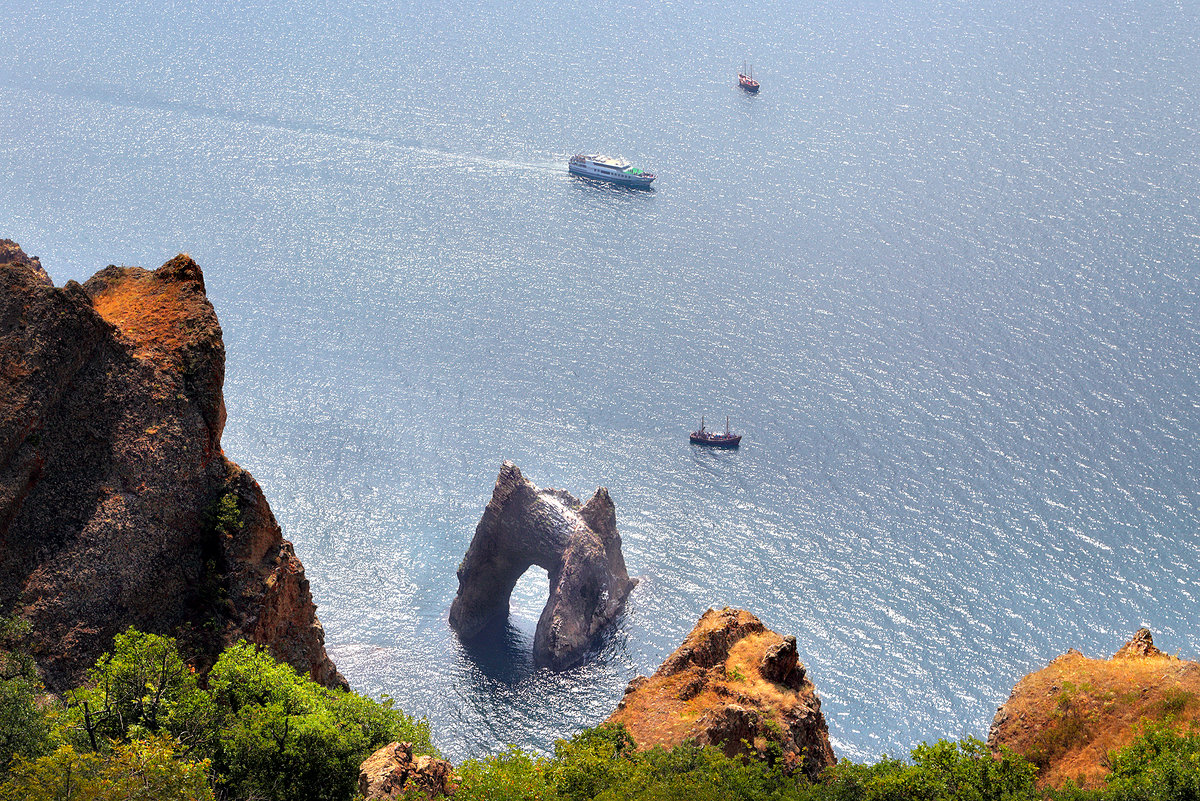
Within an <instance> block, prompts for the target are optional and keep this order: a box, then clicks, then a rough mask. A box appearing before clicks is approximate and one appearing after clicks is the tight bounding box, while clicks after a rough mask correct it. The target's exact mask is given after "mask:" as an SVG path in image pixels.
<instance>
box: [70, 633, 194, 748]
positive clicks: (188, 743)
mask: <svg viewBox="0 0 1200 801" xmlns="http://www.w3.org/2000/svg"><path fill="white" fill-rule="evenodd" d="M69 703H70V706H69V713H68V715H67V716H66V723H67V727H68V728H67V731H66V733H67V734H68V736H69V739H70V740H71V742H73V743H74V744H75V746H76V747H78V748H85V747H86V748H90V749H93V750H105V749H106V748H107V746H108V744H109V743H110V742H128V741H130V740H136V739H139V738H142V737H146V736H149V735H155V734H159V733H166V734H170V735H171V736H172V737H174V738H176V739H177V740H178V741H179V743H180V745H181V750H182V751H183V753H185V754H189V755H192V754H199V755H200V756H201V757H204V756H208V755H209V754H210V753H211V751H212V745H213V729H214V724H215V722H216V710H215V709H214V708H213V704H212V699H211V698H210V697H209V695H208V693H206V692H204V691H203V690H201V689H200V687H199V685H198V683H197V681H196V674H195V671H194V670H193V669H192V668H191V667H189V666H188V665H187V664H186V663H185V662H184V661H183V659H182V658H181V657H180V655H179V649H178V648H177V647H176V644H175V641H174V640H173V639H171V638H169V637H160V636H158V635H156V634H146V633H144V632H140V631H137V630H136V629H133V628H130V629H128V630H127V631H126V632H125V633H123V634H118V635H117V636H116V637H115V638H114V639H113V648H112V651H110V652H108V653H105V654H104V655H103V656H101V657H100V659H98V660H97V661H96V665H95V667H93V668H92V669H91V670H90V671H88V681H87V684H85V685H84V686H83V687H82V688H80V689H78V690H76V691H75V692H73V693H71V694H70V696H69Z"/></svg>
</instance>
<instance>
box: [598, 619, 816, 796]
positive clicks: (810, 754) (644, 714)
mask: <svg viewBox="0 0 1200 801" xmlns="http://www.w3.org/2000/svg"><path fill="white" fill-rule="evenodd" d="M607 722H608V723H613V724H617V723H619V724H621V725H623V726H625V728H626V729H627V730H628V731H629V733H630V735H631V736H632V737H633V740H634V742H635V743H637V746H638V748H652V747H654V746H656V745H662V746H665V747H668V748H669V747H673V746H676V745H679V744H680V743H682V742H684V741H685V740H695V741H696V742H698V743H700V744H701V745H713V746H717V747H718V748H720V749H722V750H723V751H724V752H725V753H726V754H727V755H729V756H736V755H738V754H755V755H757V756H759V757H762V758H765V759H767V760H782V766H783V768H784V770H786V771H788V772H789V773H792V772H796V771H800V772H803V773H804V774H805V775H807V776H808V777H810V778H815V777H816V776H817V774H819V773H820V772H821V771H822V770H824V769H825V768H826V767H829V766H830V765H833V764H834V756H833V749H832V748H831V747H830V745H829V732H828V729H827V728H826V726H825V717H824V716H823V715H822V714H821V701H820V699H819V698H817V694H816V690H815V688H814V687H813V684H812V682H811V681H809V679H808V678H807V676H806V675H805V668H804V665H803V664H802V663H801V662H800V659H799V654H798V653H797V649H796V638H795V637H790V636H789V637H781V636H779V635H778V634H776V633H775V632H773V631H771V630H769V629H768V628H767V627H766V626H764V625H763V623H762V621H761V620H759V619H758V618H757V617H755V616H754V615H752V614H750V613H749V612H746V611H744V610H740V609H729V608H726V609H723V610H721V611H720V612H716V611H713V610H712V609H709V610H708V611H707V612H705V613H704V615H703V616H702V617H701V618H700V622H699V623H697V624H696V627H695V628H694V629H693V630H692V632H691V633H690V634H689V635H688V636H687V638H686V639H684V641H683V644H682V645H680V646H679V647H678V648H677V649H675V652H674V653H672V654H671V655H670V656H669V657H667V659H666V661H665V662H663V664H662V666H661V667H660V668H659V669H658V670H657V671H655V673H654V675H653V676H650V677H649V678H647V677H645V676H638V677H636V678H635V679H634V680H633V681H631V682H630V683H629V687H628V688H626V690H625V697H624V698H623V699H622V700H621V702H620V703H619V704H618V705H617V710H616V711H615V712H614V713H613V714H612V715H611V716H610V717H609V718H608V721H607Z"/></svg>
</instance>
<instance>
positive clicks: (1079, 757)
mask: <svg viewBox="0 0 1200 801" xmlns="http://www.w3.org/2000/svg"><path fill="white" fill-rule="evenodd" d="M1198 717H1200V664H1198V663H1196V662H1189V661H1186V660H1183V659H1179V658H1177V657H1174V656H1168V655H1167V654H1164V653H1163V652H1162V651H1160V650H1158V648H1156V647H1154V641H1153V639H1152V637H1151V635H1150V632H1149V630H1147V629H1141V630H1139V631H1138V632H1137V634H1135V635H1134V637H1133V639H1132V640H1130V641H1129V642H1128V643H1126V644H1125V645H1124V646H1122V647H1121V649H1120V650H1119V651H1117V653H1116V654H1115V655H1114V656H1113V658H1112V659H1089V658H1088V657H1086V656H1084V655H1083V654H1081V653H1080V652H1079V651H1076V650H1074V649H1072V650H1070V651H1068V652H1067V653H1065V654H1063V655H1062V656H1060V657H1058V658H1056V659H1055V660H1054V661H1053V662H1051V663H1050V664H1049V665H1047V666H1046V667H1044V668H1042V669H1041V670H1039V671H1037V672H1036V673H1030V674H1029V675H1028V676H1026V677H1025V678H1023V679H1021V680H1020V681H1019V682H1017V686H1016V687H1014V688H1013V691H1012V695H1011V696H1009V699H1008V701H1007V702H1006V703H1005V704H1004V706H1002V707H1000V709H999V710H998V711H997V712H996V718H995V720H994V721H993V723H992V729H991V732H990V733H989V735H988V743H989V744H990V745H991V746H992V747H993V748H996V747H999V746H1002V745H1003V746H1007V747H1008V748H1011V749H1012V750H1013V751H1016V752H1017V753H1018V754H1021V755H1023V756H1025V757H1026V758H1028V759H1029V760H1030V761H1031V762H1033V763H1034V764H1035V765H1037V766H1038V768H1039V769H1040V771H1041V773H1040V777H1039V781H1040V783H1041V784H1042V786H1044V787H1061V786H1062V785H1063V784H1065V783H1066V782H1067V781H1068V780H1072V781H1075V782H1077V783H1079V784H1081V785H1083V786H1085V787H1096V786H1099V785H1100V784H1102V783H1103V780H1104V777H1105V776H1107V775H1108V772H1109V768H1108V753H1109V751H1112V750H1114V749H1117V748H1121V747H1124V746H1126V745H1128V744H1129V743H1130V741H1131V740H1133V738H1134V737H1135V736H1136V735H1137V732H1138V729H1139V724H1141V723H1143V722H1146V721H1163V720H1167V719H1171V720H1173V721H1174V725H1175V726H1178V727H1179V728H1180V729H1186V728H1187V727H1188V726H1189V725H1190V724H1191V723H1192V722H1193V721H1196V720H1197V718H1198Z"/></svg>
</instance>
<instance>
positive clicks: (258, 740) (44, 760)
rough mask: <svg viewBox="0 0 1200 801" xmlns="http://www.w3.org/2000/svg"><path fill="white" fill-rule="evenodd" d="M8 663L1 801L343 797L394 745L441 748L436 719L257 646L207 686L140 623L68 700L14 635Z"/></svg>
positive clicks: (222, 667) (0, 709) (220, 668)
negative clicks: (377, 755)
mask: <svg viewBox="0 0 1200 801" xmlns="http://www.w3.org/2000/svg"><path fill="white" fill-rule="evenodd" d="M6 631H12V632H13V633H14V634H16V633H19V632H18V630H17V629H15V628H13V627H12V626H11V625H10V626H9V627H8V629H6ZM0 669H3V672H2V673H0V801H18V800H19V801H26V800H27V799H28V800H29V801H38V800H39V799H47V801H49V799H55V800H56V801H76V800H77V799H78V800H79V801H83V800H84V799H87V801H93V800H94V801H109V799H111V800H112V801H116V800H117V799H132V798H137V799H142V798H144V799H155V801H172V800H174V799H178V800H179V801H185V799H196V800H197V801H204V800H205V799H214V798H215V799H230V801H232V800H233V799H245V800H246V801H249V800H250V799H254V801H268V800H275V799H278V801H284V799H287V801H292V800H293V799H296V800H300V799H312V801H340V800H341V799H350V798H353V797H354V796H355V794H356V792H357V784H358V766H359V763H361V762H362V760H363V759H365V758H366V757H367V756H368V755H370V754H371V753H372V752H373V751H374V750H375V749H377V748H379V747H380V746H383V745H386V744H387V743H389V742H392V741H394V740H403V741H409V742H412V743H413V746H414V752H416V753H427V754H435V753H436V751H435V749H434V748H433V744H432V742H431V741H430V737H429V727H428V724H427V723H426V722H425V721H423V720H414V719H413V718H411V717H409V716H407V715H405V714H404V713H403V712H400V711H399V710H397V709H395V708H394V707H393V706H392V704H391V702H390V701H387V700H385V701H382V702H380V701H376V700H373V699H370V698H366V697H364V696H361V695H358V694H356V693H353V692H348V691H346V690H340V689H339V690H333V689H329V688H327V687H324V686H322V685H320V684H317V683H316V682H314V681H312V680H310V679H309V678H308V677H307V676H301V675H299V674H298V673H297V672H296V671H295V670H294V669H293V668H292V667H290V666H288V665H285V664H282V663H280V662H277V661H275V660H274V659H273V658H272V657H270V656H269V655H267V654H266V653H264V652H263V651H261V650H259V649H258V648H256V647H254V646H251V645H248V644H246V643H244V642H243V643H237V644H235V645H233V646H230V647H229V648H227V649H226V650H225V652H224V653H222V654H221V657H220V658H219V659H218V660H217V663H216V665H214V666H213V668H212V670H211V671H210V672H209V674H208V675H207V676H206V677H205V682H204V684H203V686H202V684H201V682H200V681H199V679H198V677H197V676H196V674H195V672H194V670H193V669H192V668H191V667H190V666H189V665H188V664H187V663H186V662H185V661H184V660H183V659H182V658H181V656H180V654H179V650H178V648H177V646H176V643H175V641H174V640H172V639H170V638H167V637H159V636H156V635H153V634H145V633H142V632H138V631H135V630H133V629H130V630H129V631H127V632H125V633H124V634H121V635H118V636H117V637H116V639H115V640H114V642H113V648H112V651H110V652H109V653H106V654H105V655H104V656H102V657H101V658H100V659H99V660H98V661H97V663H96V665H95V667H93V668H92V670H91V671H90V672H89V674H88V680H87V682H86V683H85V684H84V686H82V687H80V688H78V689H77V690H75V691H73V692H71V693H68V694H67V696H66V697H65V698H63V699H62V700H61V701H59V700H54V699H50V698H47V697H44V696H42V690H41V687H40V685H39V684H38V682H37V675H36V671H35V670H34V668H33V663H32V660H30V659H29V658H28V656H27V655H25V654H24V653H23V652H22V651H21V649H20V648H19V643H17V642H14V641H13V637H11V636H10V637H9V641H8V642H7V643H4V644H3V650H0Z"/></svg>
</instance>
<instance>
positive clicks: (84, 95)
mask: <svg viewBox="0 0 1200 801" xmlns="http://www.w3.org/2000/svg"><path fill="white" fill-rule="evenodd" d="M0 87H3V88H6V89H9V90H13V91H18V92H39V93H42V94H48V95H52V96H54V97H60V98H63V99H65V100H72V101H84V102H90V103H98V104H102V105H105V106H108V107H110V108H120V109H129V110H136V111H146V112H162V113H170V114H181V115H184V116H186V117H190V118H193V119H202V120H210V121H215V122H223V123H229V124H232V125H239V126H248V127H258V128H268V129H271V130H275V131H285V132H291V133H298V134H308V135H313V136H324V137H330V138H334V139H339V140H342V141H345V142H352V143H358V144H369V145H381V146H384V147H390V148H395V149H397V150H404V151H407V152H410V153H418V154H421V155H424V156H428V157H430V158H433V159H438V160H440V161H443V162H445V163H446V166H451V167H453V166H462V167H468V166H476V165H477V166H486V167H490V168H499V169H511V170H521V171H529V170H536V171H546V172H563V173H565V170H564V169H563V167H562V163H563V162H565V161H566V158H565V157H563V159H561V160H556V161H551V160H546V161H535V162H530V161H517V160H511V159H503V158H492V157H489V156H486V155H480V154H479V153H462V152H458V151H454V150H449V149H446V148H441V147H437V146H433V145H429V144H427V143H425V142H422V141H421V140H418V139H396V138H393V137H388V136H381V135H378V134H373V133H370V132H369V131H359V130H353V129H348V128H339V127H337V126H332V125H327V124H323V123H319V122H302V121H299V120H288V119H285V118H282V117H278V116H274V115H270V114H254V113H247V112H240V111H230V110H226V109H219V108H213V107H211V106H205V105H202V104H199V103H190V102H188V101H186V100H171V99H167V98H163V97H159V96H157V95H154V94H153V93H149V92H137V91H132V90H128V89H122V88H119V87H101V86H87V85H83V84H67V85H53V84H48V83H36V82H28V81H22V82H21V83H20V84H19V85H18V84H16V83H12V82H4V83H0Z"/></svg>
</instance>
